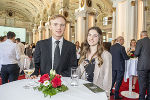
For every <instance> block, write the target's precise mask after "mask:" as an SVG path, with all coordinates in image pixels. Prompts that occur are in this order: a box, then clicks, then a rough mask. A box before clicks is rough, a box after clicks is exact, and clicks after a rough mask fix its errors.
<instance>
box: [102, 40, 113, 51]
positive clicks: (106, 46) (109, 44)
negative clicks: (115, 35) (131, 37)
mask: <svg viewBox="0 0 150 100" xmlns="http://www.w3.org/2000/svg"><path fill="white" fill-rule="evenodd" d="M103 46H104V49H105V50H107V51H109V52H110V47H111V43H110V42H103Z"/></svg>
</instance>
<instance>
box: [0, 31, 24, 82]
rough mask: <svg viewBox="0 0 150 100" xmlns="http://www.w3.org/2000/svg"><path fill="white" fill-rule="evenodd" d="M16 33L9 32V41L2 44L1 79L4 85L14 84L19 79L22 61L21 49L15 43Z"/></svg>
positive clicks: (0, 53)
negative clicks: (19, 64)
mask: <svg viewBox="0 0 150 100" xmlns="http://www.w3.org/2000/svg"><path fill="white" fill-rule="evenodd" d="M15 36H16V35H15V33H14V32H10V31H9V32H8V33H7V40H6V41H4V42H2V43H0V55H1V56H0V60H1V64H2V68H1V78H2V84H5V83H8V80H9V82H12V81H15V80H17V79H18V76H19V69H20V68H19V66H18V61H19V60H20V56H21V54H20V51H19V50H20V49H19V47H18V45H17V44H16V43H14V42H15Z"/></svg>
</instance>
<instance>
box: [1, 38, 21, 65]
mask: <svg viewBox="0 0 150 100" xmlns="http://www.w3.org/2000/svg"><path fill="white" fill-rule="evenodd" d="M19 59H20V50H19V47H18V45H17V44H16V43H14V42H13V41H12V40H10V39H7V40H6V41H4V42H3V43H0V60H1V64H2V65H7V64H17V63H18V61H19Z"/></svg>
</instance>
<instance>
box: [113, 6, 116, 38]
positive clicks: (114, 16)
mask: <svg viewBox="0 0 150 100" xmlns="http://www.w3.org/2000/svg"><path fill="white" fill-rule="evenodd" d="M112 39H113V40H114V39H116V8H115V7H114V8H113V21H112Z"/></svg>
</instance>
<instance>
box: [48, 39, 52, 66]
mask: <svg viewBox="0 0 150 100" xmlns="http://www.w3.org/2000/svg"><path fill="white" fill-rule="evenodd" d="M48 46H49V47H48V49H49V50H48V51H49V58H50V62H51V66H52V37H51V38H49V40H48Z"/></svg>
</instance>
